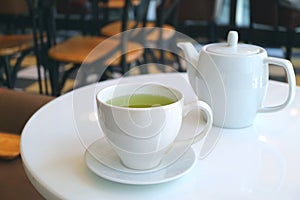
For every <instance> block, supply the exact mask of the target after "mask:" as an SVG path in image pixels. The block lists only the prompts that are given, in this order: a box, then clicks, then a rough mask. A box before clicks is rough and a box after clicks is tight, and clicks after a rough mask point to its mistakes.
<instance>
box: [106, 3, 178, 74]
mask: <svg viewBox="0 0 300 200" xmlns="http://www.w3.org/2000/svg"><path fill="white" fill-rule="evenodd" d="M126 1H128V2H129V3H131V2H132V1H130V0H126ZM149 2H150V1H149V0H141V1H140V4H139V5H138V6H137V8H136V10H137V11H138V12H137V15H136V16H135V18H134V19H131V20H129V21H128V22H126V24H127V25H126V26H123V27H122V25H124V22H122V20H121V19H120V20H117V21H114V22H112V23H109V24H107V25H105V26H103V27H102V28H101V30H100V33H101V34H102V35H104V36H107V37H110V36H113V35H116V34H118V33H120V32H122V31H125V30H132V29H135V28H143V27H147V28H151V27H152V28H154V27H158V28H163V29H164V30H166V31H161V30H162V29H152V30H151V31H148V32H147V33H138V32H135V33H133V34H132V36H131V38H133V39H136V38H137V37H139V38H142V39H141V40H140V41H141V42H142V43H144V42H146V43H152V44H154V45H153V46H154V47H155V46H160V45H161V44H163V43H164V44H165V45H169V41H171V40H172V39H173V36H174V35H175V31H174V30H175V26H174V24H170V23H169V22H170V19H176V11H177V6H178V3H179V0H162V1H160V3H159V4H157V8H156V16H157V18H156V20H155V21H149V20H148V19H147V15H148V8H149ZM157 2H159V1H157ZM123 20H124V18H123ZM157 44H158V45H157ZM148 55H150V56H148ZM149 57H150V58H151V59H153V60H155V61H158V62H160V63H162V64H164V63H165V53H164V51H163V50H162V49H160V50H159V54H158V56H157V54H156V53H155V52H153V51H152V50H151V49H149V48H147V49H145V55H144V60H145V62H146V63H147V62H148V61H147V60H148V58H149ZM176 60H177V61H178V58H177V59H176ZM179 68H180V70H181V67H179Z"/></svg>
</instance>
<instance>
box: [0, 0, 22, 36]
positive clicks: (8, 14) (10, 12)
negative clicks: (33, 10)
mask: <svg viewBox="0 0 300 200" xmlns="http://www.w3.org/2000/svg"><path fill="white" fill-rule="evenodd" d="M27 19H28V6H27V3H26V0H0V24H4V25H6V27H5V30H4V32H5V33H9V34H11V33H16V32H19V31H20V30H21V31H22V32H24V29H25V27H26V25H28V23H27V21H26V20H27Z"/></svg>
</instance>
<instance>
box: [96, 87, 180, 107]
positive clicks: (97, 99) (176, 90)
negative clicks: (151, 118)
mask: <svg viewBox="0 0 300 200" xmlns="http://www.w3.org/2000/svg"><path fill="white" fill-rule="evenodd" d="M120 85H121V86H135V85H156V86H160V87H165V88H168V89H170V90H172V91H174V92H176V93H177V94H178V95H179V97H178V95H176V97H177V98H178V99H177V100H176V101H175V102H173V103H170V104H167V105H161V106H157V107H148V108H133V107H130V108H129V107H122V106H116V105H112V104H109V103H106V102H104V101H102V100H100V99H99V95H100V93H101V92H104V91H105V90H109V89H111V88H116V87H117V86H120ZM183 99H184V95H183V93H182V92H181V91H179V90H178V89H175V88H173V87H169V86H167V85H163V84H161V83H154V82H153V83H152V82H148V83H142V84H141V83H122V84H116V85H111V86H108V87H105V88H103V89H102V90H100V91H98V92H97V94H96V101H97V102H98V103H100V104H102V105H105V106H107V107H113V108H117V109H124V110H135V111H139V110H140V111H144V110H153V109H161V108H168V107H171V106H174V105H176V104H178V103H180V102H183Z"/></svg>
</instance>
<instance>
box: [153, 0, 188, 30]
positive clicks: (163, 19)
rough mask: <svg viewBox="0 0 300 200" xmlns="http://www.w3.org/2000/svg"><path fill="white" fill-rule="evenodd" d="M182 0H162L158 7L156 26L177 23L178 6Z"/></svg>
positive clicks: (174, 24)
mask: <svg viewBox="0 0 300 200" xmlns="http://www.w3.org/2000/svg"><path fill="white" fill-rule="evenodd" d="M183 1H184V0H183ZM183 1H180V0H162V1H161V2H160V4H158V6H157V9H156V17H157V19H156V26H157V27H162V26H163V24H171V25H173V26H176V25H177V19H178V7H179V4H180V2H183Z"/></svg>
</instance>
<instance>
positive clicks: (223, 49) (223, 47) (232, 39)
mask: <svg viewBox="0 0 300 200" xmlns="http://www.w3.org/2000/svg"><path fill="white" fill-rule="evenodd" d="M206 49H207V51H208V52H211V53H217V54H223V55H241V56H246V55H253V54H258V53H259V52H260V48H259V47H258V46H255V45H249V44H238V33H237V32H236V31H229V33H228V36H227V43H216V44H211V45H208V46H207V48H206Z"/></svg>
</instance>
